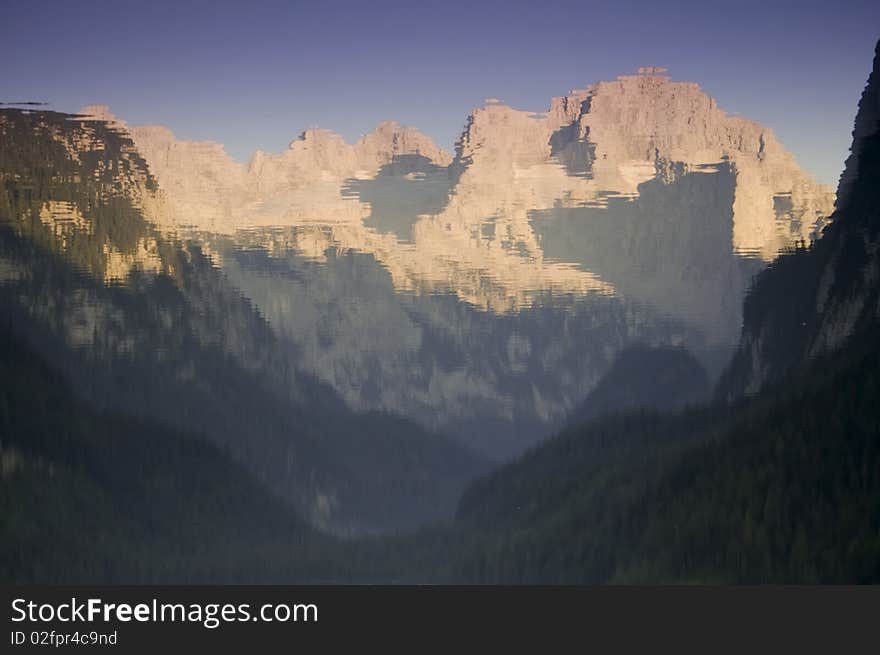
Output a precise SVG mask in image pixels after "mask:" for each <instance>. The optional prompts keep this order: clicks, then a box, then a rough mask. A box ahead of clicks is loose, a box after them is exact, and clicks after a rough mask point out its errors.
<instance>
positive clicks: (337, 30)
mask: <svg viewBox="0 0 880 655" xmlns="http://www.w3.org/2000/svg"><path fill="white" fill-rule="evenodd" d="M3 4H4V6H3V13H2V21H0V61H3V67H2V71H3V72H2V73H0V101H7V102H8V101H21V100H46V101H49V102H51V103H52V105H53V107H55V108H57V109H60V110H66V111H74V110H76V109H78V108H79V107H81V106H82V105H86V104H97V103H100V104H108V105H110V107H111V109H112V110H113V111H114V113H116V114H117V115H119V116H120V117H121V118H123V119H125V120H127V121H128V122H129V123H132V124H143V123H159V124H163V125H167V126H169V127H170V128H171V129H172V130H174V132H175V133H176V134H177V136H178V137H180V138H187V139H211V140H215V141H220V142H222V143H224V144H226V146H227V148H228V150H229V151H230V152H231V153H232V154H233V155H234V156H235V157H236V158H238V159H241V160H245V159H247V158H248V157H249V156H250V154H251V153H252V151H253V150H254V149H256V148H262V149H263V150H268V151H280V150H282V149H283V148H284V147H285V146H286V145H287V144H288V142H289V141H290V140H291V139H292V138H294V137H295V136H296V135H297V134H299V132H301V131H302V129H304V128H306V127H309V126H312V125H319V126H321V127H327V128H330V129H334V130H336V131H339V132H341V133H342V134H343V135H344V136H345V137H346V138H347V139H349V140H354V139H355V138H357V137H358V136H359V135H360V134H362V133H364V132H367V131H370V130H371V129H372V128H373V127H374V126H375V125H376V123H378V122H380V121H381V120H384V119H395V120H398V121H400V122H402V123H405V124H409V125H414V126H416V127H419V128H420V129H422V130H423V131H424V132H426V133H427V134H429V135H431V136H433V137H434V138H435V139H436V140H437V141H438V143H440V145H442V146H445V147H451V146H452V144H453V142H454V141H455V139H456V138H457V137H458V134H459V132H460V130H461V128H462V126H463V124H464V120H465V118H466V116H467V114H468V112H469V111H470V110H471V109H472V108H473V107H475V106H478V105H481V104H482V102H483V99H484V98H487V97H497V98H500V99H502V100H503V101H505V102H506V103H508V104H511V105H513V106H515V107H518V108H522V109H530V110H535V111H543V110H545V109H546V108H547V105H548V103H549V100H550V97H551V96H554V95H561V94H564V93H566V92H567V91H568V90H569V89H571V88H578V87H582V86H585V85H586V84H589V83H591V82H595V81H598V80H601V79H613V78H614V77H615V76H616V75H619V74H623V73H629V72H633V71H634V70H635V69H636V68H637V67H639V66H642V65H646V64H652V65H658V66H666V67H668V68H669V72H670V75H671V76H672V77H673V78H674V79H678V80H689V81H695V82H698V83H699V84H700V85H701V86H702V87H703V88H704V89H705V90H706V91H707V92H708V93H710V94H711V95H712V96H714V97H715V98H716V99H717V100H718V101H719V103H720V105H721V107H723V108H724V109H726V110H727V111H729V112H736V113H739V114H741V115H743V116H747V117H749V118H753V119H755V120H758V121H760V122H762V123H764V124H766V125H768V126H770V127H771V128H773V129H774V130H775V131H776V133H777V134H778V135H779V137H780V138H781V140H782V141H783V143H785V144H786V145H787V146H788V147H789V148H790V149H791V150H792V151H794V153H795V155H796V156H797V158H798V160H799V161H800V163H801V164H802V165H803V166H804V167H806V168H807V169H808V170H810V171H812V172H814V173H815V174H816V175H817V176H818V177H819V178H820V179H821V180H823V181H825V182H831V183H835V182H836V180H837V176H838V174H839V171H840V169H841V166H842V162H843V159H844V157H845V155H846V152H847V149H848V147H849V142H850V131H851V129H852V120H853V116H854V114H855V109H856V103H857V101H858V98H859V94H860V93H861V90H862V88H863V86H864V83H865V80H866V78H867V74H868V71H869V69H870V65H871V59H872V56H873V49H874V43H875V42H876V40H877V39H878V37H880V2H876V0H875V1H872V2H867V1H866V2H862V1H860V0H850V1H846V2H840V3H832V2H812V1H809V0H805V1H801V2H774V1H772V0H763V1H761V2H752V1H751V0H747V1H737V2H729V3H726V4H722V3H717V2H714V1H706V0H703V1H702V2H675V1H674V0H666V1H664V2H657V1H656V0H653V1H646V2H625V1H622V0H618V1H617V2H589V1H585V0H580V1H577V2H557V1H555V0H540V1H533V2H521V1H519V0H509V1H507V2H473V3H466V2H458V1H457V0H438V1H437V2H433V1H432V2H426V1H424V0H423V1H419V0H409V1H408V2H384V1H381V0H379V1H370V2H367V1H365V0H359V1H358V2H351V1H346V2H333V1H332V0H327V1H324V2H320V3H319V2H308V3H304V2H290V1H289V2H229V1H227V0H212V1H211V2H161V1H159V0H150V1H146V0H139V1H137V2H130V1H128V0H113V1H106V2H105V1H103V0H92V1H90V2H62V1H60V0H57V1H50V0H44V1H43V2H35V1H34V0H7V1H6V2H4V3H3Z"/></svg>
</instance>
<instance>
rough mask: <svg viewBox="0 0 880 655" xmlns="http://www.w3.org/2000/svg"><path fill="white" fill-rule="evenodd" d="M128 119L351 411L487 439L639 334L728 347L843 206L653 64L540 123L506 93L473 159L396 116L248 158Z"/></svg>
mask: <svg viewBox="0 0 880 655" xmlns="http://www.w3.org/2000/svg"><path fill="white" fill-rule="evenodd" d="M86 113H92V114H98V115H100V116H102V117H103V118H105V119H107V118H108V115H107V112H106V110H104V109H94V108H93V109H90V110H88V111H87V112H86ZM114 120H115V119H114ZM116 124H117V125H122V124H121V123H120V122H119V121H118V120H117V121H116ZM123 127H124V126H123ZM125 129H127V130H128V132H129V133H130V134H131V137H132V139H133V140H134V142H135V144H136V145H137V149H138V151H139V152H140V153H142V154H143V156H144V158H145V159H146V160H147V162H148V165H149V169H150V171H151V173H152V175H154V176H155V178H156V180H157V181H158V186H159V193H158V195H157V198H156V200H155V201H154V202H153V204H152V205H151V206H150V208H149V212H148V216H149V217H150V218H151V220H153V221H154V222H155V223H156V224H157V225H159V226H161V228H162V229H163V230H168V231H173V232H177V233H179V234H185V235H187V236H188V237H195V238H197V239H198V240H200V241H201V243H202V246H203V247H204V249H205V252H207V253H209V254H210V255H211V257H212V258H213V261H214V263H215V264H216V265H218V266H220V267H221V268H222V269H223V270H224V271H225V272H226V273H227V274H228V275H229V276H230V278H231V279H233V280H234V283H235V284H236V285H237V286H238V287H239V288H240V289H242V291H243V292H244V294H245V295H246V296H248V297H249V298H251V299H252V300H254V301H255V302H256V304H257V307H258V308H259V310H260V311H261V312H262V313H263V314H264V315H265V316H266V317H267V318H268V319H269V322H270V324H271V325H272V326H273V328H274V330H275V332H276V333H278V334H281V335H283V337H284V339H285V340H287V341H288V342H290V343H292V344H294V345H295V347H296V348H297V349H298V352H299V353H300V355H301V361H302V362H303V364H304V366H305V367H306V368H307V369H308V370H310V371H312V372H313V373H315V374H317V375H318V376H319V377H320V378H322V379H323V380H326V381H328V382H330V383H331V384H332V385H333V386H334V388H336V389H337V390H338V391H339V392H340V393H341V394H342V395H343V397H344V398H345V399H346V401H347V402H348V403H349V405H351V406H352V407H357V408H361V409H370V408H381V409H387V410H391V411H394V412H398V413H401V414H405V415H407V416H413V417H416V418H418V419H419V420H420V421H421V422H423V423H425V424H428V425H431V426H432V427H436V428H438V429H442V430H446V431H448V432H452V431H455V432H459V433H462V434H466V435H470V436H467V437H466V438H468V439H471V438H474V435H479V434H482V433H484V432H486V431H487V429H486V425H489V424H493V425H496V424H497V425H501V426H502V427H501V428H499V430H498V432H499V433H505V432H511V431H513V432H516V429H514V428H511V427H510V426H512V425H521V426H522V430H521V434H522V439H521V440H520V443H521V445H525V444H526V443H527V439H526V437H525V435H526V434H530V435H532V436H531V438H532V439H534V438H537V437H538V436H539V435H540V434H541V433H542V432H544V431H545V430H549V429H551V428H552V426H553V425H556V424H558V423H559V422H560V421H561V420H563V418H564V416H565V415H566V413H567V412H568V411H569V410H571V408H572V407H574V406H575V405H576V404H577V403H578V402H579V401H580V400H581V399H582V398H583V397H584V396H585V395H586V394H587V393H588V392H589V391H590V389H591V388H592V385H594V384H595V382H596V381H597V380H598V378H599V377H600V376H601V375H602V373H603V372H604V371H605V370H606V369H607V367H608V366H609V365H610V362H611V361H612V359H613V356H614V354H615V353H616V352H618V351H619V350H620V349H621V348H623V347H624V346H625V345H626V344H627V343H629V342H631V341H634V340H635V341H644V342H648V343H657V344H662V343H674V344H680V345H685V346H687V347H689V348H691V349H692V350H695V351H697V352H699V353H701V354H706V353H710V352H715V351H719V350H724V349H725V348H728V347H730V346H731V345H732V344H733V343H734V342H735V340H736V338H737V336H738V334H739V331H740V319H741V301H742V297H743V295H744V293H745V289H746V288H747V287H748V284H749V282H750V280H751V278H752V276H753V275H754V274H755V273H756V272H757V271H759V270H760V269H761V268H762V267H764V266H765V265H766V264H767V262H769V261H771V260H772V259H773V258H774V257H775V256H776V255H777V254H778V252H779V251H780V250H781V249H784V248H786V247H790V246H791V245H792V244H794V243H797V242H800V241H804V240H807V241H808V240H809V239H810V238H811V237H812V236H814V235H815V234H816V232H817V230H818V229H819V228H820V227H821V225H822V224H823V220H824V217H825V216H827V215H828V214H829V213H830V211H831V209H832V202H833V193H832V191H831V190H830V189H829V188H827V187H825V186H823V185H820V184H817V183H816V182H815V181H813V180H812V178H810V177H809V176H808V175H807V174H805V173H804V172H803V171H801V170H800V169H799V168H798V166H797V164H796V162H795V161H794V159H793V157H792V156H791V154H790V153H788V152H787V151H786V150H785V149H784V148H783V147H782V145H781V144H779V142H778V141H777V139H776V138H775V137H774V136H773V134H772V133H771V132H770V131H769V130H767V129H766V128H763V127H761V126H760V125H758V124H756V123H753V122H751V121H747V120H745V119H742V118H738V117H731V116H728V115H726V114H725V113H724V112H723V111H722V110H721V109H719V108H718V107H717V105H716V103H715V102H714V101H713V100H712V99H711V98H709V97H708V96H707V95H705V94H704V93H703V92H702V91H701V90H700V89H699V87H698V86H697V85H696V84H691V83H680V82H673V81H670V80H669V79H668V77H666V76H665V75H663V74H662V71H659V70H655V69H651V70H645V71H642V72H641V73H640V74H638V75H631V76H624V77H620V78H618V79H617V80H615V81H612V82H601V83H599V84H596V85H593V86H591V87H588V88H586V89H584V90H581V91H575V92H572V93H571V94H569V95H567V96H564V97H560V98H555V99H553V101H552V102H551V105H550V108H549V111H547V112H545V113H539V114H536V113H531V112H526V111H519V110H515V109H512V108H510V107H507V106H504V105H502V104H500V103H499V102H497V101H494V100H493V101H487V104H486V105H485V106H484V107H482V108H480V109H477V110H475V111H474V112H473V113H472V114H471V115H470V116H469V117H468V119H467V121H466V125H465V128H464V131H463V133H462V136H461V139H460V141H459V143H458V144H457V146H456V150H455V154H454V156H450V155H449V154H448V153H446V152H444V151H443V150H441V149H439V148H438V147H437V146H436V145H435V144H433V142H432V141H431V140H430V139H429V138H427V137H426V136H424V135H423V134H421V133H419V132H418V131H417V130H415V129H412V128H406V127H402V126H400V125H397V124H395V123H383V124H382V125H380V126H379V127H378V128H377V129H376V130H375V131H374V132H372V133H371V134H369V135H366V136H365V137H363V138H362V139H360V140H359V141H358V142H356V143H354V144H349V143H346V142H345V141H344V140H343V139H342V138H341V137H339V136H338V135H335V134H333V133H332V132H329V131H326V130H318V129H310V130H307V131H306V132H304V133H303V134H302V135H301V137H300V138H298V139H297V140H295V141H293V142H292V143H291V145H290V147H289V148H288V149H287V150H286V151H284V152H283V153H280V154H267V153H262V152H257V153H256V154H255V155H254V156H253V158H252V159H251V161H250V162H249V163H248V164H246V165H245V164H239V163H237V162H235V161H233V160H232V159H231V158H230V157H229V156H228V155H227V154H226V153H225V152H224V151H223V149H222V147H221V146H219V145H217V144H199V143H191V142H184V141H178V140H177V139H175V138H174V137H173V135H171V134H170V132H168V131H167V130H166V129H165V128H159V127H133V128H127V127H125ZM255 251H258V252H259V253H260V257H256V256H254V252H255ZM355 253H361V254H363V255H365V256H366V259H363V258H360V257H353V256H352V255H353V254H355ZM370 262H372V263H370ZM306 280H307V281H308V282H307V283H306V282H305V281H306ZM355 290H357V291H355ZM292 299H296V300H295V302H294V301H293V300H292ZM453 308H454V309H453ZM551 316H553V317H555V318H552V319H551V318H548V317H551ZM450 317H454V318H450ZM462 326H467V328H466V329H465V328H463V327H462ZM499 334H503V335H504V337H503V338H501V337H499V338H497V339H496V338H495V335H499ZM483 336H485V337H486V338H483ZM496 342H497V343H496ZM572 361H577V362H579V365H577V366H573V365H570V364H569V362H572ZM560 370H563V371H564V373H563V374H562V375H559V371H560ZM514 441H516V439H514ZM483 446H484V447H485V449H486V450H488V451H492V450H493V449H497V450H495V452H496V454H497V452H500V451H504V452H508V450H509V449H504V448H500V449H499V448H498V447H497V445H493V446H488V445H485V444H483ZM519 447H520V446H517V448H519Z"/></svg>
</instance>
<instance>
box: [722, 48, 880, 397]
mask: <svg viewBox="0 0 880 655" xmlns="http://www.w3.org/2000/svg"><path fill="white" fill-rule="evenodd" d="M878 107H880V43H878V47H877V51H876V55H875V59H874V67H873V71H872V72H871V74H870V77H869V78H868V83H867V86H866V87H865V90H864V93H863V94H862V98H861V100H860V102H859V110H858V113H857V116H856V120H855V126H854V129H853V144H852V154H851V155H850V157H849V158H848V159H847V161H846V166H845V170H844V172H843V175H842V176H841V179H840V187H839V189H838V197H837V211H836V212H835V213H834V215H833V217H832V221H831V223H830V224H829V225H828V227H827V228H826V229H825V231H824V233H823V235H822V237H821V239H819V240H818V241H817V242H816V243H815V244H814V245H813V246H812V247H810V248H809V249H802V250H800V251H799V252H796V253H794V254H791V255H787V256H785V257H782V258H780V259H779V260H777V262H775V263H774V264H773V265H772V266H771V268H770V269H768V270H767V271H766V272H765V273H764V274H762V276H761V277H760V278H759V280H758V282H757V283H756V285H755V287H754V289H753V290H752V291H751V293H750V294H749V298H748V299H747V301H746V304H745V320H744V326H743V333H742V340H741V342H740V347H739V351H738V352H737V355H736V357H735V358H734V360H733V363H732V364H731V366H730V368H729V370H728V371H727V372H726V374H725V376H724V377H723V378H722V381H721V384H720V386H719V394H720V395H721V396H722V397H725V398H727V399H734V398H736V397H738V396H740V395H742V394H750V393H756V392H758V391H760V390H761V389H762V388H763V387H764V386H766V385H768V384H772V383H774V382H777V381H779V380H780V379H781V378H782V377H783V376H785V375H786V374H788V373H790V372H792V371H794V370H797V368H798V367H799V366H802V365H804V364H805V363H806V362H808V361H809V360H811V359H814V358H818V357H822V356H825V355H828V354H830V353H833V352H834V351H835V350H837V349H838V348H840V347H841V346H842V345H843V344H844V343H845V342H846V341H847V339H848V338H850V337H851V336H853V335H854V334H857V333H862V334H866V333H870V331H872V330H876V326H877V322H878V320H880V110H878Z"/></svg>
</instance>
